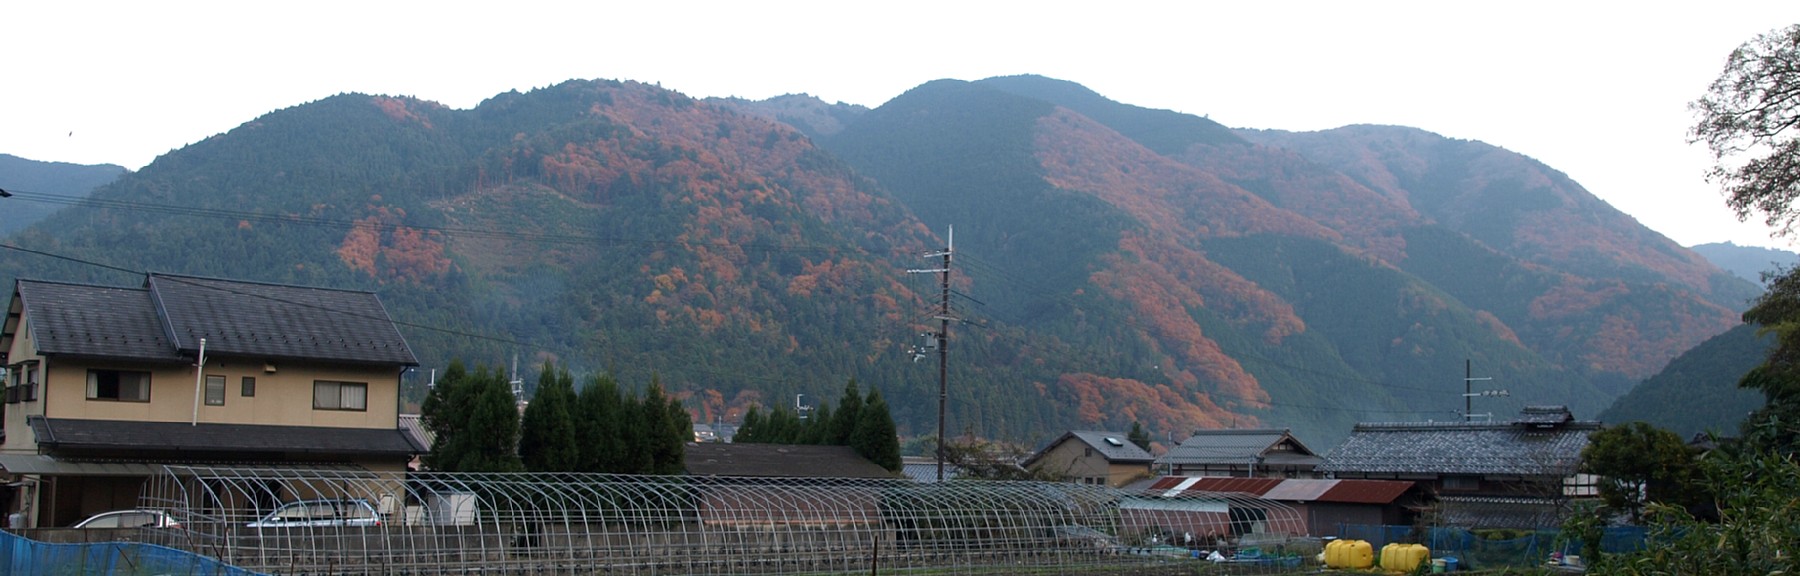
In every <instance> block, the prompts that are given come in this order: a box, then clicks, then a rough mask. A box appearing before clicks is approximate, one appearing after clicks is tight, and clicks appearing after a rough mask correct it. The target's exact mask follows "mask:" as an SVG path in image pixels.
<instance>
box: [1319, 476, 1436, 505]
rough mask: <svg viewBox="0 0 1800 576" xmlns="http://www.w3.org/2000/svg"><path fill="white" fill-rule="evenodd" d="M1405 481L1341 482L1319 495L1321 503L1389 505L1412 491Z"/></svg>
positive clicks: (1409, 484)
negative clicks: (1408, 491)
mask: <svg viewBox="0 0 1800 576" xmlns="http://www.w3.org/2000/svg"><path fill="white" fill-rule="evenodd" d="M1412 487H1413V483H1412V482H1408V481H1405V480H1339V481H1338V483H1337V485H1336V486H1333V487H1331V489H1329V490H1326V491H1325V493H1324V494H1320V495H1319V499H1318V501H1319V502H1345V503H1350V504H1387V503H1390V502H1393V501H1394V499H1395V498H1399V497H1400V495H1401V494H1405V493H1406V491H1407V490H1410V489H1412Z"/></svg>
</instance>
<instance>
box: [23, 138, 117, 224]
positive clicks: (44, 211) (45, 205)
mask: <svg viewBox="0 0 1800 576" xmlns="http://www.w3.org/2000/svg"><path fill="white" fill-rule="evenodd" d="M126 172H129V170H126V169H125V167H123V166H118V165H114V164H100V165H95V166H84V165H80V164H70V163H68V162H39V161H36V160H28V159H25V158H20V157H18V156H13V155H11V154H0V182H4V183H5V186H11V187H13V188H15V189H19V190H33V191H37V192H42V193H45V194H48V195H54V196H56V198H55V200H56V202H50V201H48V200H50V199H48V198H46V199H45V200H46V201H44V202H14V203H12V205H10V206H7V207H6V208H7V210H6V217H5V218H0V236H5V235H7V234H11V233H13V232H16V231H18V230H21V229H24V228H25V227H26V226H30V225H31V224H33V223H36V222H37V221H39V220H43V219H44V217H46V216H49V215H50V213H52V212H55V211H56V210H57V209H58V208H61V207H62V206H63V205H64V204H67V203H68V202H70V201H74V200H76V199H79V198H85V197H87V195H88V194H89V193H91V192H93V191H94V188H97V187H99V186H101V185H103V184H106V183H107V182H111V181H113V180H115V179H117V178H118V177H119V176H120V175H122V174H125V173H126Z"/></svg>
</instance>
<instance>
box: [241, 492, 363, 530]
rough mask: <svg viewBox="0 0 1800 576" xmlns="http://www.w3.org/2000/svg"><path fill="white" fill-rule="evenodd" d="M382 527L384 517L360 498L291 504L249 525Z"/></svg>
mask: <svg viewBox="0 0 1800 576" xmlns="http://www.w3.org/2000/svg"><path fill="white" fill-rule="evenodd" d="M380 525H381V514H380V513H378V512H376V511H375V506H373V505H371V504H369V501H368V500H363V499H359V498H338V499H326V500H299V501H295V502H289V503H286V504H282V505H281V507H279V508H276V509H275V511H274V512H270V513H269V515H268V516H264V517H263V518H262V519H261V520H257V521H255V522H251V523H250V524H248V526H249V527H251V528H281V527H300V526H380Z"/></svg>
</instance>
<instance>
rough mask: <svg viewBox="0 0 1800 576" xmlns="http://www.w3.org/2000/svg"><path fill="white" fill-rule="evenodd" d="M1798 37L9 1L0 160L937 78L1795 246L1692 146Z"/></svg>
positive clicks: (1440, 17) (1665, 6)
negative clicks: (1470, 158)
mask: <svg viewBox="0 0 1800 576" xmlns="http://www.w3.org/2000/svg"><path fill="white" fill-rule="evenodd" d="M1675 6H1680V7H1675ZM1796 22H1800V2H1795V1H1793V0H1785V1H1735V0H1720V1H1713V2H1706V3H1699V2H1689V3H1611V2H1567V1H1558V2H1537V1H1511V2H1442V1H1432V2H1233V3H1231V5H1225V3H1213V2H1167V3H1162V2H1145V3H1139V2H1104V3H1102V2H1082V3H1061V2H976V1H970V0H963V1H959V2H936V1H924V0H917V1H907V2H880V3H877V2H855V1H849V2H842V1H840V2H773V1H763V2H742V1H736V2H703V1H689V2H651V1H640V2H630V3H613V2H569V3H566V4H564V3H549V2H530V1H515V2H384V1H374V2H369V1H359V2H330V1H325V2H304V3H302V2H241V1H234V2H220V3H197V2H179V1H169V2H135V1H134V2H117V3H113V2H81V1H50V0H16V1H12V2H6V3H4V4H3V5H0V23H4V24H3V25H0V28H3V29H4V31H5V32H4V35H3V36H0V42H4V48H3V50H0V153H8V154H13V155H16V156H22V157H25V158H30V159H34V160H46V161H62V162H75V163H82V164H100V163H112V164H119V165H123V166H125V167H127V168H131V169H134V170H135V169H138V168H142V167H143V166H144V165H145V164H148V163H149V162H150V161H151V160H153V159H154V158H155V157H156V156H159V155H161V154H163V153H165V152H168V151H170V150H173V149H177V148H181V147H183V146H186V145H188V144H191V143H194V142H197V141H199V140H201V139H204V138H206V137H209V136H212V135H214V134H218V133H221V132H224V131H227V130H230V129H232V128H233V127H236V126H238V125H239V124H242V123H244V122H247V121H250V120H252V119H254V118H256V117H257V116H260V115H262V114H266V113H268V112H271V111H274V110H279V109H282V108H287V107H291V106H295V105H298V104H302V103H305V102H309V101H313V100H318V99H320V98H324V97H326V96H330V95H333V94H338V93H343V92H361V93H373V94H390V95H408V96H416V97H419V98H423V99H427V100H435V101H437V102H441V103H443V104H445V105H448V106H452V107H455V108H468V107H472V106H474V105H476V104H478V103H480V102H481V101H482V100H484V99H486V98H488V97H491V96H493V95H495V94H498V93H501V92H505V91H508V90H520V91H525V90H530V89H532V88H535V87H542V86H546V85H550V84H554V83H557V82H561V81H563V80H568V79H573V78H584V79H588V78H606V79H619V80H638V81H643V82H653V83H660V84H661V85H662V86H663V87H666V88H671V89H674V90H678V91H681V92H683V93H686V94H688V95H691V96H695V97H707V96H741V97H747V98H755V99H760V98H767V97H770V96H776V95H780V94H787V93H809V94H812V95H815V96H819V97H821V98H824V99H825V100H827V101H834V102H835V101H842V102H850V103H855V104H862V105H865V106H870V107H875V106H880V105H881V104H882V103H883V102H885V101H887V100H888V99H890V98H893V97H894V96H896V95H898V94H900V93H901V92H904V91H905V90H907V89H908V88H911V87H913V86H916V85H918V84H921V83H924V82H926V81H930V80H934V79H939V78H958V79H964V80H976V79H980V78H985V77H988V76H997V75H1008V74H1027V73H1029V74H1042V75H1046V76H1051V77H1054V78H1060V79H1064V80H1070V81H1074V82H1078V83H1081V84H1083V85H1086V86H1087V87H1089V88H1092V89H1093V90H1095V91H1097V92H1099V93H1101V94H1103V95H1105V96H1107V97H1109V98H1112V99H1114V100H1118V101H1120V102H1125V103H1129V104H1136V105H1140V106H1146V107H1151V108H1163V109H1170V110H1176V111H1180V112H1185V113H1190V114H1197V115H1206V116H1208V117H1210V118H1212V119H1213V120H1216V121H1219V122H1221V123H1224V124H1226V125H1228V126H1233V127H1244V128H1276V129H1284V130H1319V129H1327V128H1334V127H1338V126H1342V125H1346V124H1365V123H1366V124H1396V125H1404V126H1412V127H1417V128H1422V129H1425V130H1430V131H1433V132H1437V133H1439V134H1443V135H1445V136H1450V137H1455V138H1464V139H1471V140H1481V141H1484V142H1488V143H1490V144H1494V145H1497V146H1502V147H1505V148H1507V149H1509V150H1513V151H1516V152H1520V153H1523V154H1526V155H1528V156H1531V157H1534V158H1536V159H1538V160H1541V161H1543V162H1544V163H1546V164H1548V165H1550V166H1551V167H1553V168H1556V169H1559V170H1562V171H1564V172H1565V173H1567V174H1569V175H1570V176H1571V177H1573V178H1574V179H1575V180H1576V181H1578V182H1580V183H1581V184H1582V185H1584V186H1586V187H1587V189H1588V190H1589V191H1591V192H1593V193H1594V194H1595V195H1597V196H1599V197H1601V198H1603V199H1605V200H1607V201H1608V202H1610V203H1611V204H1612V205H1613V206H1615V207H1617V208H1619V209H1620V210H1623V211H1624V212H1626V213H1628V214H1631V215H1633V216H1635V217H1637V219H1638V220H1639V221H1640V222H1643V223H1644V224H1645V225H1647V226H1649V227H1650V228H1652V229H1654V230H1656V231H1658V232H1661V233H1663V234H1665V235H1667V236H1669V237H1670V238H1672V239H1674V240H1675V241H1676V242H1679V243H1681V244H1684V245H1692V244H1698V243H1704V242H1718V241H1726V240H1730V241H1734V242H1737V243H1738V244H1745V245H1764V246H1777V247H1783V248H1788V249H1794V247H1795V246H1794V243H1792V242H1790V241H1788V240H1771V239H1770V238H1768V232H1767V229H1766V228H1765V227H1763V226H1761V225H1760V224H1758V223H1755V222H1752V223H1749V224H1743V223H1738V222H1737V221H1736V220H1735V218H1733V217H1732V215H1731V214H1730V212H1729V211H1728V210H1727V209H1726V208H1725V207H1724V203H1723V201H1722V199H1721V197H1720V195H1719V193H1718V191H1717V187H1716V186H1714V185H1712V184H1709V183H1707V182H1706V181H1705V179H1704V177H1703V172H1704V171H1705V169H1706V168H1707V167H1708V166H1709V165H1710V161H1711V160H1710V158H1709V156H1708V155H1707V153H1706V151H1705V150H1704V148H1703V147H1700V146H1693V145H1689V144H1687V142H1686V140H1687V139H1686V134H1685V133H1686V130H1687V127H1688V126H1689V125H1690V124H1691V123H1692V119H1693V118H1692V114H1691V113H1690V112H1689V111H1688V110H1687V103H1688V102H1689V101H1692V100H1693V99H1695V98H1697V97H1698V96H1700V95H1701V94H1702V93H1703V92H1704V90H1705V88H1706V86H1707V84H1709V83H1710V82H1711V81H1712V79H1713V78H1714V77H1716V76H1717V75H1718V72H1719V70H1720V68H1721V66H1722V65H1723V62H1724V58H1725V56H1726V55H1727V54H1728V53H1729V52H1730V51H1731V50H1732V49H1733V48H1735V47H1736V46H1737V45H1739V44H1741V43H1742V42H1744V41H1745V40H1748V39H1749V38H1750V37H1752V36H1754V35H1756V34H1760V33H1763V32H1768V31H1770V30H1774V29H1777V28H1781V27H1785V26H1787V25H1790V24H1793V23H1796ZM3 180H4V175H3V174H0V186H4V184H3Z"/></svg>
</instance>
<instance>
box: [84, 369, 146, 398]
mask: <svg viewBox="0 0 1800 576" xmlns="http://www.w3.org/2000/svg"><path fill="white" fill-rule="evenodd" d="M87 399H89V400H111V401H115V402H149V401H150V373H149V372H139V371H135V370H89V371H88V381H87Z"/></svg>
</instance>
